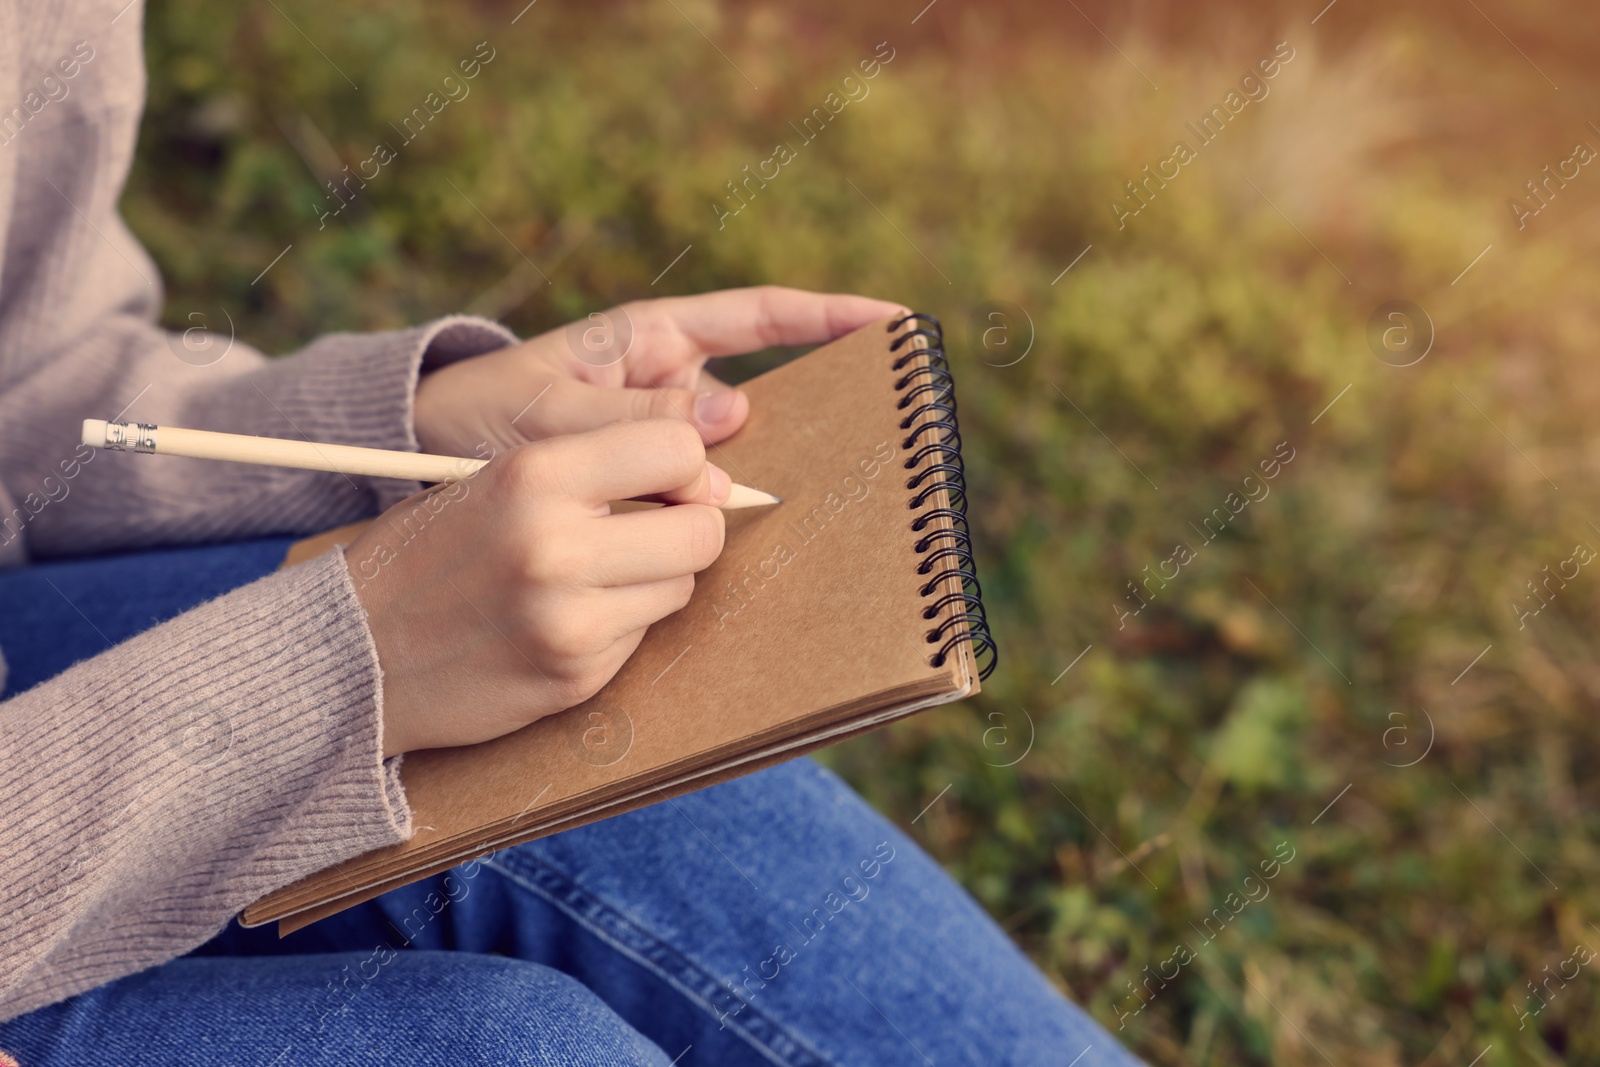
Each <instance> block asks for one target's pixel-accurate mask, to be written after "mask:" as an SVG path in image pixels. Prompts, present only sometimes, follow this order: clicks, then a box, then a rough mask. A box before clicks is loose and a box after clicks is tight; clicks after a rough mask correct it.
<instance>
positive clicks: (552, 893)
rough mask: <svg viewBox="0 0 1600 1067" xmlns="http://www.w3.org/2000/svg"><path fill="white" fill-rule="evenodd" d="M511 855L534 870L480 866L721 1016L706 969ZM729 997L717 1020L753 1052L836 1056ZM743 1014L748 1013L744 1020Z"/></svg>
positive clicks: (783, 1058)
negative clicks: (729, 1007)
mask: <svg viewBox="0 0 1600 1067" xmlns="http://www.w3.org/2000/svg"><path fill="white" fill-rule="evenodd" d="M517 859H518V860H519V861H521V862H527V863H530V864H532V865H533V866H534V867H535V869H534V870H532V871H530V872H527V874H526V875H525V874H523V873H521V872H518V871H513V870H511V869H510V868H509V867H507V866H505V865H504V864H503V862H501V861H495V860H485V861H483V865H484V866H486V867H488V868H489V869H491V870H493V871H495V872H496V873H498V874H500V875H501V876H503V877H505V878H507V879H509V880H510V881H512V882H513V883H515V884H517V885H520V886H522V887H523V888H524V889H526V890H528V891H529V892H531V893H535V894H537V895H538V896H541V897H543V898H544V899H546V900H548V901H549V902H550V903H551V904H553V905H554V906H555V907H557V908H559V909H560V910H562V911H564V912H566V913H567V914H568V915H570V916H571V917H572V918H573V919H574V920H576V921H577V922H578V923H579V924H580V925H582V926H583V927H585V928H586V929H588V930H589V931H590V932H591V933H593V934H594V935H595V936H596V937H599V938H600V939H601V940H602V941H605V942H606V943H607V944H609V945H611V946H612V947H613V948H615V949H616V950H617V951H618V952H621V953H622V954H623V955H625V956H627V957H628V958H630V959H632V960H634V961H635V962H636V963H638V964H639V965H640V966H642V967H644V968H645V969H647V970H649V971H651V972H653V973H654V974H656V975H657V976H658V977H660V978H661V979H662V980H663V981H665V982H666V983H667V984H668V985H670V986H672V987H673V988H674V989H677V990H678V991H679V993H681V994H682V995H683V997H684V998H685V999H686V1000H688V1001H689V1002H690V1003H692V1004H694V1005H695V1006H696V1007H699V1008H702V1009H704V1010H705V1011H706V1013H707V1014H709V1015H711V1016H712V1018H715V1019H718V1020H720V1019H721V1018H722V1014H721V1013H719V1012H718V1011H717V1008H716V1004H715V1002H714V1000H713V999H712V996H713V994H714V993H715V992H724V990H723V988H722V985H721V984H720V983H719V982H718V981H717V979H716V978H715V977H714V976H713V975H712V974H710V973H709V972H708V971H706V970H705V969H704V968H702V967H700V966H699V965H698V964H696V963H694V962H693V961H691V960H689V959H688V958H687V957H685V956H684V955H683V954H682V953H680V952H678V951H677V950H676V949H675V948H673V947H672V946H671V944H670V943H668V942H667V941H666V940H665V939H664V938H661V937H658V936H657V935H656V934H654V933H652V932H651V931H649V930H648V929H646V928H644V927H643V926H642V925H640V924H639V923H638V922H637V921H635V920H634V919H633V918H632V917H630V916H627V915H624V914H623V913H622V912H621V911H619V910H618V909H616V908H614V907H612V906H611V905H609V904H607V903H606V902H605V901H603V900H601V899H600V898H599V897H598V896H596V895H595V894H593V893H591V892H590V891H589V890H587V889H585V888H583V887H582V886H580V885H579V884H578V883H577V882H576V881H575V880H573V879H572V878H571V876H569V875H568V874H566V872H564V871H561V870H559V869H557V868H555V867H552V866H550V865H549V864H547V863H544V862H542V861H539V860H535V859H532V858H531V857H529V856H528V855H527V854H526V852H523V853H521V854H519V855H518V857H517ZM730 995H732V994H730ZM735 999H736V1000H738V1001H739V1003H741V1004H742V1005H743V1007H742V1008H740V1010H739V1013H738V1014H739V1016H740V1021H738V1022H735V1021H733V1020H732V1019H730V1020H729V1021H728V1022H726V1023H724V1024H723V1025H725V1026H726V1027H727V1028H728V1029H729V1030H732V1031H733V1032H734V1033H735V1034H737V1035H739V1037H740V1038H742V1039H743V1040H744V1041H745V1042H746V1043H747V1044H749V1045H750V1046H751V1047H752V1048H754V1049H755V1050H756V1051H757V1052H759V1053H761V1054H762V1055H763V1056H765V1057H767V1058H768V1059H770V1060H772V1061H773V1062H774V1063H778V1064H780V1065H782V1067H837V1063H836V1061H834V1060H831V1059H828V1058H826V1057H824V1056H823V1055H822V1054H821V1053H819V1052H817V1051H816V1050H815V1049H813V1048H811V1047H810V1046H809V1045H808V1044H807V1043H806V1042H805V1041H804V1040H802V1039H801V1038H800V1037H799V1036H798V1035H796V1034H793V1033H791V1032H790V1031H789V1030H788V1029H787V1028H785V1027H784V1026H782V1025H781V1024H780V1023H778V1022H777V1021H775V1020H773V1019H772V1018H771V1017H769V1016H767V1015H766V1014H764V1013H763V1012H762V1011H761V1010H760V1009H758V1008H756V1007H755V1005H753V1004H752V1003H750V1002H749V1001H747V1000H743V999H742V998H738V997H735ZM747 1014H748V1015H749V1016H750V1018H749V1019H748V1020H745V1019H744V1016H746V1015H747Z"/></svg>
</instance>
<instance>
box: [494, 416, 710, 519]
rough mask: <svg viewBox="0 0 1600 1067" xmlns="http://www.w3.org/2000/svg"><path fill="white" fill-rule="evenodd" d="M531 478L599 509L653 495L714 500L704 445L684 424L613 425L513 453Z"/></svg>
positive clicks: (677, 421)
mask: <svg viewBox="0 0 1600 1067" xmlns="http://www.w3.org/2000/svg"><path fill="white" fill-rule="evenodd" d="M513 454H514V455H516V456H518V457H519V462H518V464H517V466H519V467H520V468H521V469H522V470H524V471H525V472H526V475H527V477H528V478H529V479H530V480H531V481H532V482H534V483H537V484H538V485H539V486H540V487H541V488H544V489H549V488H550V487H551V486H552V485H554V486H555V487H557V488H558V489H559V490H560V491H562V492H565V493H566V494H568V495H569V496H571V497H574V498H576V499H577V500H578V501H580V502H582V503H585V504H589V505H592V506H598V505H602V504H605V503H606V502H608V501H612V500H628V499H631V498H634V497H643V496H648V495H650V494H652V493H659V494H669V495H671V496H672V497H673V498H674V499H683V500H689V499H704V500H708V501H709V500H710V499H711V488H712V486H711V476H710V473H709V472H708V471H707V470H706V450H705V445H703V444H701V442H700V435H699V433H698V432H696V430H695V429H694V427H692V426H690V425H689V424H688V423H686V422H683V421H682V420H680V419H647V420H643V421H639V422H614V423H611V424H610V425H608V426H602V427H600V428H599V429H595V430H589V431H587V432H585V433H576V434H570V435H566V436H562V437H552V438H549V439H548V440H545V441H540V442H538V443H537V444H533V445H529V446H527V448H526V449H525V450H519V451H518V452H517V453H513Z"/></svg>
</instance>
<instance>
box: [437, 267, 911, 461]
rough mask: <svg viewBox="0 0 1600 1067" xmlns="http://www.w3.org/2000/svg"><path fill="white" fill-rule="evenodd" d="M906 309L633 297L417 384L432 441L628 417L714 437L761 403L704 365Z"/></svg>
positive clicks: (503, 445) (493, 439)
mask: <svg viewBox="0 0 1600 1067" xmlns="http://www.w3.org/2000/svg"><path fill="white" fill-rule="evenodd" d="M904 314H907V311H906V309H905V308H904V307H901V306H900V305H898V304H891V303H888V302H886V301H883V300H872V299H869V298H867V297H864V296H845V295H839V294H823V293H808V292H803V291H801V290H798V289H783V288H779V287H777V286H758V287H755V288H751V289H727V290H723V291H721V292H715V293H704V294H701V295H699V296H685V297H667V298H664V299H660V300H641V301H635V302H632V303H628V304H622V305H619V306H618V307H615V308H612V309H611V310H610V311H606V312H597V313H596V314H594V315H591V316H590V317H589V318H588V319H587V320H582V321H579V322H575V323H572V324H571V325H569V326H566V327H564V328H562V329H557V330H551V331H549V332H548V333H544V334H540V335H539V336H538V337H535V338H533V339H532V340H529V341H524V342H523V343H522V344H519V345H513V346H511V347H509V348H503V349H500V350H499V351H496V352H489V353H487V354H485V355H482V356H476V357H473V358H471V359H465V360H462V361H460V362H459V363H452V364H449V365H448V366H445V367H441V368H440V369H438V370H436V371H433V372H432V373H430V374H427V375H425V376H424V377H423V378H422V380H421V382H420V383H418V386H417V397H416V414H415V424H416V431H417V440H418V442H419V443H420V444H421V446H422V450H423V451H424V452H431V453H434V454H436V455H446V456H451V455H454V456H470V455H475V454H477V452H476V450H477V449H478V448H480V447H481V446H482V444H483V442H488V444H489V445H490V446H492V447H493V448H494V450H495V451H496V452H497V453H498V452H504V451H506V450H508V449H511V448H514V447H516V446H517V445H521V444H526V443H528V442H529V441H538V440H542V439H544V438H547V437H554V436H556V435H558V434H570V433H579V432H582V431H584V430H592V429H595V428H596V427H599V426H604V425H606V424H607V423H611V422H618V421H622V420H635V419H651V418H669V419H678V420H681V421H683V422H687V423H689V424H690V425H691V426H693V427H694V428H695V429H696V430H697V431H698V432H699V435H700V440H701V441H702V442H704V443H705V444H715V443H716V442H718V441H722V440H725V439H726V438H728V437H730V436H731V435H732V434H733V433H734V431H736V430H738V429H739V427H740V426H742V425H744V421H745V418H746V416H748V415H749V413H750V402H749V401H748V400H747V399H745V396H744V394H743V393H741V392H740V391H738V390H737V389H732V388H730V387H728V386H727V385H724V384H723V383H722V382H719V381H717V380H716V379H715V378H713V377H712V376H711V375H710V374H708V373H706V372H705V370H704V368H705V364H706V361H707V360H708V359H712V358H715V357H717V356H731V355H739V354H742V353H746V352H754V351H759V350H760V349H762V348H766V347H768V346H770V345H800V344H821V343H824V342H827V341H831V340H833V339H834V338H836V337H842V336H843V335H845V334H847V333H849V332H850V331H851V330H854V329H856V328H858V327H860V326H865V325H866V324H867V323H869V322H874V321H876V320H878V319H882V318H886V317H887V316H890V315H904Z"/></svg>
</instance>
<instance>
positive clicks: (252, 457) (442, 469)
mask: <svg viewBox="0 0 1600 1067" xmlns="http://www.w3.org/2000/svg"><path fill="white" fill-rule="evenodd" d="M83 443H84V444H86V445H92V446H94V447H95V448H109V449H113V450H115V451H119V452H148V453H152V454H154V455H158V456H189V457H191V458H193V459H221V460H229V461H231V462H234V463H258V464H262V465H265V466H270V467H298V468H299V469H301V470H308V471H329V472H331V473H334V474H364V475H368V476H371V477H375V478H404V479H406V480H408V481H416V482H454V481H459V480H461V479H462V478H465V477H467V476H468V475H470V474H473V473H475V472H476V471H478V470H479V469H481V468H482V467H483V465H484V464H485V463H488V462H489V461H488V460H486V459H472V458H467V457H457V456H430V455H427V454H424V453H419V452H395V451H390V450H388V449H383V448H360V447H357V446H355V445H329V444H318V443H317V442H315V441H289V440H285V439H283V438H280V437H250V436H247V435H245V434H237V433H215V432H213V431H211V430H186V429H184V428H183V427H181V426H152V425H151V424H149V423H144V422H107V421H106V420H104V419H84V420H83ZM777 503H781V500H780V499H779V498H778V497H775V496H773V495H772V494H771V493H763V492H762V491H761V490H759V489H752V488H750V487H749V486H747V485H739V484H737V483H735V484H734V486H733V491H732V493H730V494H729V496H728V499H727V500H726V501H724V502H723V504H722V509H723V510H724V511H732V510H735V509H738V508H756V507H762V506H763V505H766V504H777Z"/></svg>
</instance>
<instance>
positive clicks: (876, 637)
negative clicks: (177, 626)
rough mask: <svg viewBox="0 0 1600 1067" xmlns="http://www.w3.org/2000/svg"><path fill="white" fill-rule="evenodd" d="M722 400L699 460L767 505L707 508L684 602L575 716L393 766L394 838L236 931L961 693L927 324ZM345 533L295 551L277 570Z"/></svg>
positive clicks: (765, 761)
mask: <svg viewBox="0 0 1600 1067" xmlns="http://www.w3.org/2000/svg"><path fill="white" fill-rule="evenodd" d="M744 389H745V390H746V392H747V393H748V394H749V397H750V403H751V412H750V418H749V421H748V423H747V424H746V425H745V426H744V427H743V428H742V429H741V430H740V431H739V433H738V434H736V435H735V436H734V437H733V438H731V439H729V440H727V441H725V442H722V443H721V444H720V445H717V446H714V447H712V448H711V449H710V453H711V458H712V460H713V461H714V462H716V463H717V464H718V465H720V466H721V467H723V468H724V469H725V470H727V471H728V472H729V474H731V475H732V476H733V478H734V480H735V481H737V482H742V483H744V484H746V485H756V486H760V487H761V488H763V489H766V490H769V491H771V492H773V493H776V494H777V495H778V496H780V497H782V498H783V502H782V503H780V504H777V505H774V506H772V507H763V508H750V509H746V510H739V511H731V512H726V513H725V518H726V521H727V539H726V543H725V547H724V549H723V552H722V555H721V556H720V557H719V558H718V559H717V561H716V562H715V563H714V564H713V565H712V566H711V567H710V568H708V569H707V570H705V571H703V572H701V573H700V574H699V575H697V578H696V583H695V590H694V594H693V597H692V598H691V600H690V602H689V604H688V606H687V607H685V608H683V609H682V610H681V611H679V612H677V613H675V614H673V615H671V616H669V617H667V618H666V619H663V620H662V621H660V622H658V623H656V624H655V625H653V626H651V627H650V629H649V630H648V632H647V633H646V634H645V637H644V639H643V641H642V642H641V643H640V645H639V647H638V649H637V650H636V651H635V652H634V654H633V656H632V657H631V658H630V659H629V660H628V661H627V663H626V664H624V665H623V667H622V669H621V670H619V671H618V672H617V674H616V675H615V676H614V677H613V678H612V680H611V681H610V682H609V683H607V685H606V686H605V687H604V688H603V689H602V690H601V691H600V692H599V693H598V694H596V695H595V696H594V697H593V698H591V699H590V700H588V701H585V702H584V703H582V704H580V705H578V706H576V707H573V708H570V709H568V710H566V711H564V712H561V713H560V714H557V715H552V716H549V717H547V718H544V719H541V720H539V721H537V722H535V723H533V724H531V725H529V726H527V727H525V728H523V729H521V730H518V731H516V732H515V733H512V734H508V735H506V736H504V737H500V738H496V739H495V740H493V741H487V742H484V743H482V744H478V745H472V746H469V747H463V748H451V749H432V750H428V751H422V752H412V753H408V754H407V755H406V757H405V760H404V762H403V763H402V765H401V771H400V775H401V780H402V782H403V783H404V786H405V791H406V796H407V798H408V800H409V801H410V804H411V809H412V812H413V815H414V823H415V825H416V827H417V828H418V829H417V830H416V833H415V836H413V837H412V838H411V839H410V840H408V841H406V842H404V843H402V844H398V845H394V846H391V847H387V848H383V849H379V850H377V851H374V852H370V853H367V854H366V855H362V856H358V857H356V858H354V859H351V860H349V861H347V862H345V863H342V864H339V865H338V866H336V867H333V868H330V869H328V870H326V871H322V872H320V873H318V874H315V875H312V876H311V877H309V878H306V879H303V880H301V881H299V882H296V883H294V884H292V885H289V886H285V887H284V888H282V889H280V890H277V891H276V892H273V893H272V894H270V895H269V896H267V897H264V898H263V899H261V900H260V901H258V902H257V903H255V904H253V905H252V906H251V907H249V908H248V909H246V910H245V912H244V914H243V915H242V916H241V922H243V923H244V924H245V925H247V926H257V925H261V924H264V923H268V922H272V921H277V922H278V923H279V929H280V932H282V933H289V932H291V931H293V930H296V929H299V928H301V927H303V926H306V925H309V924H310V923H312V922H315V921H316V920H318V919H321V918H324V917H326V916H328V915H332V914H334V913H336V912H338V911H340V910H342V909H344V908H347V907H350V906H352V905H354V904H357V903H360V902H362V901H365V900H370V899H372V898H373V897H376V896H378V895H379V894H381V893H383V892H386V891H387V890H390V889H394V888H396V887H398V886H401V885H404V884H406V883H408V882H412V881H415V880H417V879H419V878H423V877H426V876H428V875H431V874H436V873H439V872H441V871H445V870H448V869H449V868H451V867H453V866H456V865H457V864H460V863H464V862H466V861H468V860H470V859H473V858H475V857H479V856H482V855H485V854H486V853H489V852H492V851H494V850H497V849H499V848H503V847H505V846H507V845H511V844H515V843H518V842H521V841H527V840H531V839H533V838H537V837H543V836H545V835H547V834H553V833H556V832H558V831H561V830H566V829H570V828H572V827H576V826H580V825H583V824H585V823H588V822H592V821H594V820H597V819H602V818H606V817H607V816H611V815H616V814H620V813H622V812H626V811H629V810H631V809H633V808H637V807H640V806H643V805H645V804H651V803H655V802H657V801H660V800H665V799H668V798H671V797H675V796H678V795H680V794H683V793H686V792H688V791H690V790H694V789H699V788H702V787H704V786H707V785H711V784H713V783H716V782H719V781H723V780H726V779H728V778H732V777H735V776H737V775H741V774H747V773H749V772H751V771H755V770H758V769H760V768H762V767H766V766H769V765H771V764H774V763H777V762H780V761H782V760H786V759H790V758H793V757H795V756H797V755H800V754H801V753H804V752H807V751H809V750H811V749H814V748H817V747H820V746H822V745H827V744H832V743H834V742H837V741H841V740H843V739H845V738H847V737H850V736H852V735H855V734H858V733H861V732H863V731H866V730H870V729H873V728H874V727H877V726H881V725H883V724H884V723H887V722H890V721H892V720H894V719H897V718H900V717H902V716H905V715H909V714H911V713H913V712H915V711H918V710H920V709H923V708H928V707H932V706H934V705H937V704H943V703H946V702H949V701H953V700H959V699H961V698H963V697H967V696H970V695H972V694H974V693H976V692H977V691H978V687H979V684H980V681H981V680H982V679H983V678H986V677H988V675H989V673H990V672H991V671H992V670H993V669H994V666H995V662H996V650H995V645H994V642H993V640H992V638H991V637H990V634H989V628H988V624H987V621H986V620H985V617H984V610H983V601H982V599H981V592H980V590H979V587H978V582H977V577H976V574H975V567H974V563H973V552H972V543H971V540H970V535H969V532H968V529H967V521H966V486H965V480H964V477H963V470H962V463H961V437H960V433H959V431H958V429H957V425H956V398H955V386H954V381H953V379H952V377H951V372H950V367H949V364H948V362H947V360H946V357H945V353H944V345H943V336H942V333H941V331H940V329H939V324H938V322H937V321H936V320H934V319H932V318H930V317H928V316H925V315H911V316H907V317H906V318H903V319H887V320H884V321H881V322H877V323H874V324H872V325H869V326H864V327H862V328H861V329H859V330H856V331H855V332H854V333H851V334H849V335H847V336H845V337H842V338H840V339H839V340H837V341H834V342H833V343H831V344H828V345H824V346H822V347H820V348H818V349H816V350H814V351H812V352H810V353H808V354H806V355H804V356H801V357H799V358H798V359H795V360H792V361H791V362H789V363H786V364H784V365H783V366H780V367H778V368H777V369H775V370H773V371H770V372H768V373H767V374H764V375H761V376H760V377H757V378H754V379H752V380H751V381H749V382H747V383H745V385H744ZM349 529H350V528H348V527H347V528H345V532H344V535H343V536H339V535H340V534H341V531H332V532H331V533H330V534H325V535H322V537H321V538H314V539H310V540H309V541H306V542H301V543H300V544H297V545H296V546H295V550H294V551H291V553H290V555H289V558H288V560H286V565H287V564H290V563H293V562H297V561H299V560H300V559H304V558H309V557H310V556H313V555H315V554H317V553H319V552H321V551H323V550H325V549H326V548H327V547H329V546H330V545H331V544H333V543H335V542H336V541H337V540H346V541H347V540H349V537H350V535H349V533H348V531H349ZM707 679H715V680H716V684H715V686H713V687H711V688H707V686H706V684H705V682H706V680H707Z"/></svg>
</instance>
